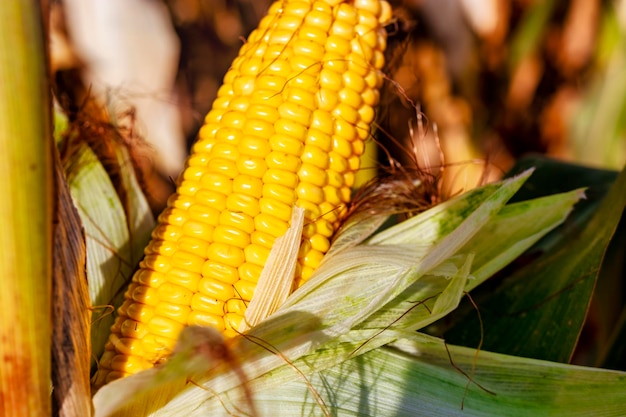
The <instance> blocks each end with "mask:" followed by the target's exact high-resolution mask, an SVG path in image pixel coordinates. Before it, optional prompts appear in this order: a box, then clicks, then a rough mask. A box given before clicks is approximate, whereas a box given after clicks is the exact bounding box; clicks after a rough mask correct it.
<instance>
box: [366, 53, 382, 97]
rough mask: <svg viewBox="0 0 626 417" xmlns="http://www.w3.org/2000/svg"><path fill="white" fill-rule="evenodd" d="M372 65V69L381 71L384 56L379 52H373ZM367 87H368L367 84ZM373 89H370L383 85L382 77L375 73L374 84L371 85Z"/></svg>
mask: <svg viewBox="0 0 626 417" xmlns="http://www.w3.org/2000/svg"><path fill="white" fill-rule="evenodd" d="M371 62H372V65H374V67H376V68H378V69H381V68H382V67H383V66H384V65H385V55H384V54H383V53H382V52H381V51H379V50H375V51H374V57H373V58H372V61H371ZM368 85H370V84H369V83H368ZM372 85H374V87H372V88H377V89H378V88H380V87H381V86H382V85H383V78H382V76H380V75H379V74H378V73H376V84H373V83H372ZM376 91H378V90H376Z"/></svg>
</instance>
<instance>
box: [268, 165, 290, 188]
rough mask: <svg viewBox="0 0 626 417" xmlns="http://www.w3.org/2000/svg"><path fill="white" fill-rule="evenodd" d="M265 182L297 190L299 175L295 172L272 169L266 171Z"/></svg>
mask: <svg viewBox="0 0 626 417" xmlns="http://www.w3.org/2000/svg"><path fill="white" fill-rule="evenodd" d="M263 182H264V183H270V184H283V185H285V186H287V187H290V188H296V185H298V175H297V174H296V173H295V172H290V171H285V170H282V169H272V168H270V169H268V170H267V171H265V174H264V175H263Z"/></svg>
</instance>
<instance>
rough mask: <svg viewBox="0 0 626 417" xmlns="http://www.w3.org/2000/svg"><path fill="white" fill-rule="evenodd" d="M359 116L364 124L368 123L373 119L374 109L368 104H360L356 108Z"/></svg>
mask: <svg viewBox="0 0 626 417" xmlns="http://www.w3.org/2000/svg"><path fill="white" fill-rule="evenodd" d="M358 112H359V118H360V119H361V120H362V121H363V122H364V123H366V124H368V125H369V124H370V123H372V122H373V121H374V116H375V114H374V109H373V108H372V107H370V106H361V107H360V108H359V110H358Z"/></svg>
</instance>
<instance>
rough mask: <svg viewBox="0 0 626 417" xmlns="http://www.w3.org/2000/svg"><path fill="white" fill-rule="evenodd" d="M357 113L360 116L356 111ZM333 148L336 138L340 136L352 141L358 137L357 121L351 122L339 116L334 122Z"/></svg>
mask: <svg viewBox="0 0 626 417" xmlns="http://www.w3.org/2000/svg"><path fill="white" fill-rule="evenodd" d="M354 113H355V114H357V116H356V117H358V113H356V111H355V112H354ZM333 129H334V132H333V150H336V149H335V146H336V144H335V142H334V140H335V139H336V138H340V139H342V140H345V141H348V142H352V141H353V140H354V139H356V138H358V134H357V131H356V126H355V123H352V122H349V121H347V120H344V119H342V118H339V117H338V118H337V119H335V123H334V124H333ZM342 156H343V157H346V158H347V157H349V156H350V155H343V154H342Z"/></svg>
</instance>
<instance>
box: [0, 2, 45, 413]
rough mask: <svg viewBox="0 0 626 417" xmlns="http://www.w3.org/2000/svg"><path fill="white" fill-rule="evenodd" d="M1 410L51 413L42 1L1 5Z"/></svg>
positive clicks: (0, 411) (5, 411)
mask: <svg viewBox="0 0 626 417" xmlns="http://www.w3.org/2000/svg"><path fill="white" fill-rule="evenodd" d="M0 21H2V25H0V177H1V178H2V181H1V182H0V193H2V195H3V196H4V201H3V204H2V205H1V208H0V217H1V218H2V220H3V222H4V225H3V227H2V233H0V277H1V278H0V279H2V291H0V305H1V306H2V308H0V322H2V326H1V330H0V357H1V358H2V359H1V360H2V363H1V364H0V415H12V416H40V415H41V416H44V415H50V411H51V401H50V356H49V355H50V334H51V323H50V312H51V309H50V291H51V250H52V245H51V240H52V227H51V225H52V214H53V209H52V182H51V181H52V178H53V177H52V169H51V167H52V164H51V157H50V155H51V153H50V150H51V146H52V141H51V140H50V136H51V132H50V98H49V93H48V91H49V87H48V84H47V75H46V61H45V57H46V54H45V53H44V35H43V28H44V26H43V24H42V14H41V5H40V3H39V2H38V1H34V0H33V1H25V0H21V1H20V0H8V1H4V2H2V6H0Z"/></svg>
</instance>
